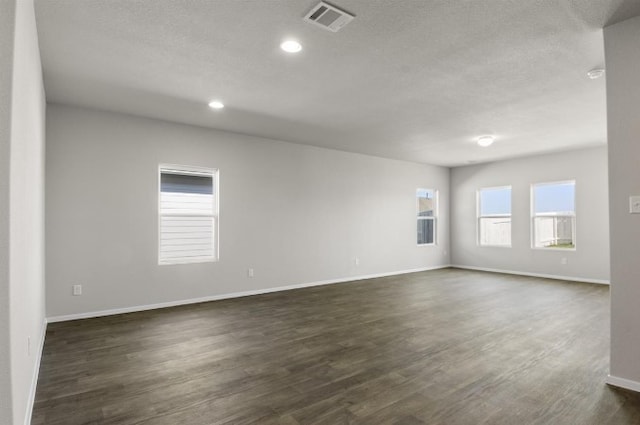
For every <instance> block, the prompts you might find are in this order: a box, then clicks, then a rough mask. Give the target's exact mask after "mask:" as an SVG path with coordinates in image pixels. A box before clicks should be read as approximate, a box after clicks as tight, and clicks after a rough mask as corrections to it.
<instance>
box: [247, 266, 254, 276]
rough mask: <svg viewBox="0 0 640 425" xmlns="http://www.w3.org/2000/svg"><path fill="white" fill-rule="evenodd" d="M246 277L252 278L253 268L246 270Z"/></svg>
mask: <svg viewBox="0 0 640 425" xmlns="http://www.w3.org/2000/svg"><path fill="white" fill-rule="evenodd" d="M247 276H248V277H253V267H249V268H248V269H247Z"/></svg>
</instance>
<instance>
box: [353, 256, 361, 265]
mask: <svg viewBox="0 0 640 425" xmlns="http://www.w3.org/2000/svg"><path fill="white" fill-rule="evenodd" d="M353 264H355V265H356V266H359V265H360V259H359V258H358V257H356V258H355V259H354V260H353Z"/></svg>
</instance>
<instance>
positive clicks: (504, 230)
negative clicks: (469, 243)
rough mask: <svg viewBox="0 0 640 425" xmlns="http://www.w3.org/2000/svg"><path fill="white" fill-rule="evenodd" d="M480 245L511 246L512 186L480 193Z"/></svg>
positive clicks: (488, 189)
mask: <svg viewBox="0 0 640 425" xmlns="http://www.w3.org/2000/svg"><path fill="white" fill-rule="evenodd" d="M478 244H480V245H482V246H506V247H510V246H511V186H505V187H490V188H485V189H480V190H479V191H478Z"/></svg>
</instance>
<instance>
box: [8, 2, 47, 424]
mask: <svg viewBox="0 0 640 425" xmlns="http://www.w3.org/2000/svg"><path fill="white" fill-rule="evenodd" d="M44 99H45V96H44V89H43V83H42V68H41V65H40V51H39V48H38V37H37V31H36V22H35V13H34V9H33V1H31V0H20V1H18V2H17V3H16V30H15V51H14V72H13V97H12V103H13V104H12V117H11V118H12V119H11V179H10V181H11V197H10V216H11V229H10V250H11V259H10V267H9V270H10V281H11V289H10V291H11V296H10V300H11V309H10V311H11V319H10V323H11V374H12V383H13V418H14V423H15V424H22V423H24V421H25V417H29V419H30V415H31V403H32V401H33V400H32V397H33V393H32V390H33V384H35V379H36V378H37V376H36V372H37V370H38V367H39V360H40V359H39V354H40V352H39V348H40V345H41V340H42V337H43V330H44V313H45V306H44V302H45V297H44V294H45V290H44V125H45V117H44V114H45V100H44ZM29 340H30V345H31V347H30V348H29V345H28V344H29V343H28V341H29Z"/></svg>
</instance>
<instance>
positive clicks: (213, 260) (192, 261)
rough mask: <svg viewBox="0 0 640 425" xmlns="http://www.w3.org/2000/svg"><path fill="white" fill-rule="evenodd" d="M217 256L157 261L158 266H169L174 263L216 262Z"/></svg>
mask: <svg viewBox="0 0 640 425" xmlns="http://www.w3.org/2000/svg"><path fill="white" fill-rule="evenodd" d="M218 261H219V259H218V258H213V257H206V258H193V259H188V260H186V259H178V260H164V261H158V265H159V266H171V265H176V264H198V263H217V262H218Z"/></svg>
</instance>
